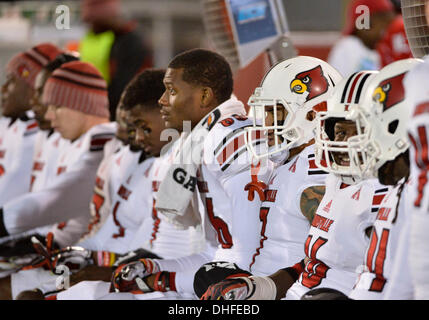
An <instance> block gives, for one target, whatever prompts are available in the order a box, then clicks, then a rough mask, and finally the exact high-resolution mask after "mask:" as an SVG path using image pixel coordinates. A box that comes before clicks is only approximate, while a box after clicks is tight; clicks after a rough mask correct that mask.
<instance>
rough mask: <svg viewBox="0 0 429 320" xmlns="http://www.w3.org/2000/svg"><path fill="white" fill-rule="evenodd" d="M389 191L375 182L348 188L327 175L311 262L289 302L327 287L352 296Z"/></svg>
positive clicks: (309, 250)
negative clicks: (369, 232)
mask: <svg viewBox="0 0 429 320" xmlns="http://www.w3.org/2000/svg"><path fill="white" fill-rule="evenodd" d="M388 191H389V187H387V186H383V185H381V184H380V183H379V182H378V180H376V179H371V180H364V181H362V182H360V183H357V184H355V185H345V184H344V183H342V181H341V179H340V178H339V177H337V176H335V175H334V174H329V175H328V176H327V178H326V190H325V195H324V197H323V199H322V201H321V202H320V204H319V207H318V208H317V211H316V214H315V216H314V218H313V221H312V223H311V227H310V230H309V233H308V236H307V239H306V240H305V245H304V252H305V254H306V256H307V257H308V258H309V259H308V261H306V264H305V268H304V271H303V272H302V273H301V275H300V277H299V279H298V280H297V281H296V282H295V283H294V284H293V285H292V287H291V288H290V289H289V290H288V292H287V294H286V299H292V300H293V299H300V298H301V297H302V295H304V294H305V293H306V292H307V291H308V290H310V289H314V288H324V287H325V288H326V287H327V288H332V289H336V290H338V291H340V292H342V293H344V294H345V295H348V294H349V293H350V291H351V290H352V289H353V286H354V284H355V282H356V278H357V275H358V273H357V268H358V267H359V266H360V265H361V264H362V261H363V259H364V256H365V252H366V249H367V247H368V244H369V238H368V236H367V235H366V230H367V228H368V227H371V226H372V224H373V222H374V220H375V217H376V215H377V211H378V208H379V205H380V203H381V201H382V199H383V197H384V196H385V195H386V193H387V192H388Z"/></svg>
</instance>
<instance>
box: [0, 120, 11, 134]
mask: <svg viewBox="0 0 429 320" xmlns="http://www.w3.org/2000/svg"><path fill="white" fill-rule="evenodd" d="M10 120H11V119H10V118H9V117H5V116H1V117H0V138H2V137H4V135H5V134H6V130H7V127H8V126H9V124H10Z"/></svg>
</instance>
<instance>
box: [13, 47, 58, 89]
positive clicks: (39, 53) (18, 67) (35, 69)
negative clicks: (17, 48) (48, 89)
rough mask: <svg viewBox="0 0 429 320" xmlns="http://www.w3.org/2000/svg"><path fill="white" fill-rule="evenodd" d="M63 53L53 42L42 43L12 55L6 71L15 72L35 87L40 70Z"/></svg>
mask: <svg viewBox="0 0 429 320" xmlns="http://www.w3.org/2000/svg"><path fill="white" fill-rule="evenodd" d="M61 53H63V51H62V50H61V49H59V48H57V47H56V46H55V45H53V44H52V43H41V44H39V45H37V46H35V47H33V48H31V49H29V50H27V51H24V52H20V53H18V54H16V55H15V56H14V57H12V59H11V60H10V61H9V63H8V64H7V65H6V73H7V74H15V76H17V77H19V78H21V79H23V80H24V81H25V82H27V83H28V85H29V86H30V87H31V88H33V89H34V82H35V81H36V76H37V74H38V73H39V71H40V70H41V69H42V68H43V67H44V66H46V65H47V64H48V63H49V62H51V61H53V60H54V59H55V58H56V57H57V56H58V55H59V54H61Z"/></svg>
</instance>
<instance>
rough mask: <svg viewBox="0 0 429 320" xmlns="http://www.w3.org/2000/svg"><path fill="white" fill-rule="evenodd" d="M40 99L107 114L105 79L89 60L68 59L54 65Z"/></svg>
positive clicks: (88, 111) (98, 113)
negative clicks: (58, 64) (54, 67)
mask: <svg viewBox="0 0 429 320" xmlns="http://www.w3.org/2000/svg"><path fill="white" fill-rule="evenodd" d="M42 103H43V104H45V105H47V106H48V105H54V106H63V107H67V108H70V109H74V110H77V111H80V112H83V113H85V114H91V115H95V116H99V117H109V100H108V96H107V84H106V81H105V80H104V79H103V76H102V75H101V73H100V72H99V71H98V70H97V69H96V68H95V67H94V66H93V65H92V64H90V63H88V62H82V61H72V62H67V63H65V64H63V65H62V66H61V67H60V68H58V69H56V70H55V71H54V72H53V73H52V75H51V76H50V77H49V78H48V80H47V81H46V84H45V87H44V89H43V97H42Z"/></svg>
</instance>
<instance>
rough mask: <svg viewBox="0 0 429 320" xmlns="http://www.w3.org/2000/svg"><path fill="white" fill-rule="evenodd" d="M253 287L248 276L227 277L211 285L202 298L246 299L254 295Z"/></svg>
mask: <svg viewBox="0 0 429 320" xmlns="http://www.w3.org/2000/svg"><path fill="white" fill-rule="evenodd" d="M253 288H254V286H253V284H252V282H251V280H250V279H249V278H246V277H239V278H230V279H225V280H223V281H220V282H218V283H215V284H212V285H211V286H209V288H208V289H207V291H206V292H205V293H204V294H203V295H202V297H201V300H246V299H248V298H249V297H250V296H251V295H252V293H253V291H254V290H253Z"/></svg>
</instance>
